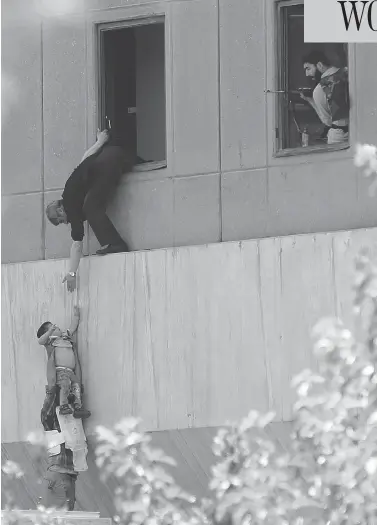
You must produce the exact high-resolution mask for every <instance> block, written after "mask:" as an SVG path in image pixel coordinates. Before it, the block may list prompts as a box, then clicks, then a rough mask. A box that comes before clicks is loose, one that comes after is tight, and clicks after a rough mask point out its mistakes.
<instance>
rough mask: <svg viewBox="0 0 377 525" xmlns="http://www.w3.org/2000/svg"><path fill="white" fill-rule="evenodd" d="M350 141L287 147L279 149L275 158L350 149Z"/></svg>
mask: <svg viewBox="0 0 377 525" xmlns="http://www.w3.org/2000/svg"><path fill="white" fill-rule="evenodd" d="M349 148H350V143H349V142H339V143H336V144H325V145H323V144H318V145H314V146H307V147H306V148H287V149H283V150H280V151H277V152H276V153H275V154H274V157H275V158H279V157H293V156H294V157H297V156H299V155H309V154H310V153H328V152H330V151H340V150H344V149H349Z"/></svg>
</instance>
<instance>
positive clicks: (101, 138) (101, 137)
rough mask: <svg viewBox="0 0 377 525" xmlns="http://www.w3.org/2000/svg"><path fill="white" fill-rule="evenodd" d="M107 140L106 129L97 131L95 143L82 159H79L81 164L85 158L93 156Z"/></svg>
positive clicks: (107, 133)
mask: <svg viewBox="0 0 377 525" xmlns="http://www.w3.org/2000/svg"><path fill="white" fill-rule="evenodd" d="M108 140H109V132H108V131H107V129H105V130H103V131H99V130H98V131H97V141H96V143H95V144H93V146H92V147H91V148H89V149H88V150H87V151H86V152H85V153H84V156H83V158H82V159H81V162H83V161H84V160H85V159H86V158H88V157H90V156H91V155H94V154H95V153H97V152H98V151H99V150H100V149H101V148H102V146H103V145H104V144H106V142H107V141H108Z"/></svg>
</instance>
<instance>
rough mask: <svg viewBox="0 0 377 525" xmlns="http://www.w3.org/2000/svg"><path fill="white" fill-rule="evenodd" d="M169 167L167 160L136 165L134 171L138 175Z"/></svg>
mask: <svg viewBox="0 0 377 525" xmlns="http://www.w3.org/2000/svg"><path fill="white" fill-rule="evenodd" d="M166 167H167V164H166V160H158V161H153V162H144V163H143V164H136V166H134V168H133V170H132V171H134V172H136V173H139V172H145V171H156V170H162V169H164V168H166Z"/></svg>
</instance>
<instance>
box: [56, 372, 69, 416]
mask: <svg viewBox="0 0 377 525" xmlns="http://www.w3.org/2000/svg"><path fill="white" fill-rule="evenodd" d="M56 384H57V385H59V387H60V398H59V399H60V403H59V404H60V409H59V412H60V414H62V415H67V414H72V412H73V410H72V408H71V407H70V406H69V404H68V395H69V390H70V387H71V381H70V378H69V374H68V373H67V372H66V371H65V370H64V369H59V368H57V369H56Z"/></svg>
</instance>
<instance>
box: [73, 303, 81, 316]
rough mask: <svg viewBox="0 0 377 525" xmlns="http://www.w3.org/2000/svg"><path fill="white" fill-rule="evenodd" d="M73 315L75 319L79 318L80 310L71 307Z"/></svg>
mask: <svg viewBox="0 0 377 525" xmlns="http://www.w3.org/2000/svg"><path fill="white" fill-rule="evenodd" d="M73 315H74V316H75V317H80V308H79V307H78V306H74V307H73Z"/></svg>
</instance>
